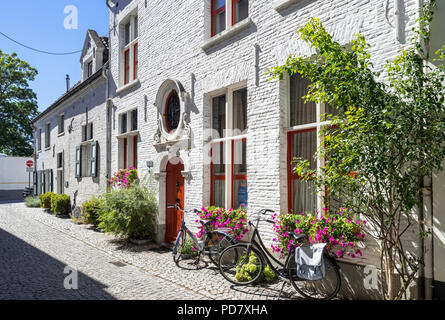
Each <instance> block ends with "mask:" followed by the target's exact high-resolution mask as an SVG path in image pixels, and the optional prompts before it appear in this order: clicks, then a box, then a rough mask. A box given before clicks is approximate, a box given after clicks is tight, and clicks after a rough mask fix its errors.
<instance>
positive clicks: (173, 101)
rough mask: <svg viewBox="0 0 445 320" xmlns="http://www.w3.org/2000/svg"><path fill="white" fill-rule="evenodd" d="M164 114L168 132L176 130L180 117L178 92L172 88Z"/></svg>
mask: <svg viewBox="0 0 445 320" xmlns="http://www.w3.org/2000/svg"><path fill="white" fill-rule="evenodd" d="M165 116H166V124H167V130H168V131H169V132H172V131H174V130H176V129H177V128H178V126H179V120H180V119H181V104H180V101H179V96H178V93H177V92H176V91H175V90H173V91H172V92H171V93H170V95H169V96H168V98H167V103H166V106H165Z"/></svg>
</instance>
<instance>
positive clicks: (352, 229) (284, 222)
mask: <svg viewBox="0 0 445 320" xmlns="http://www.w3.org/2000/svg"><path fill="white" fill-rule="evenodd" d="M344 211H345V209H344V208H341V209H340V211H339V213H338V214H336V215H331V216H329V215H326V210H325V209H322V212H323V213H324V214H325V215H324V216H323V214H321V215H319V216H313V215H311V214H305V213H302V214H283V215H280V216H278V214H276V213H275V214H274V215H273V220H274V221H275V223H274V226H273V228H274V232H276V233H277V235H278V237H276V238H274V239H272V242H273V243H272V245H271V247H272V250H273V252H278V253H280V256H281V257H284V256H286V255H287V254H288V253H289V252H290V250H291V248H292V247H294V248H295V247H297V246H298V244H297V243H295V242H294V240H293V239H292V238H291V236H290V235H289V232H293V233H295V234H299V233H303V234H305V235H306V236H307V237H308V240H309V243H310V244H314V243H327V248H328V250H329V251H330V252H331V253H332V254H333V255H335V256H336V257H337V258H343V257H344V256H345V255H347V256H349V257H351V258H355V257H356V256H357V255H360V256H362V252H361V250H360V249H359V248H358V246H357V243H358V242H359V241H363V240H364V238H365V235H364V234H363V233H362V231H361V226H362V225H365V224H366V221H360V220H358V219H353V218H351V217H348V216H347V215H345V214H344ZM317 213H319V212H318V211H317Z"/></svg>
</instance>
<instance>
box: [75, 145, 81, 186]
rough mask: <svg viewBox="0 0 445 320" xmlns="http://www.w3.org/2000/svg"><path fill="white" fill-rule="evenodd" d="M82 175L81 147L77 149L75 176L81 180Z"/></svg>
mask: <svg viewBox="0 0 445 320" xmlns="http://www.w3.org/2000/svg"><path fill="white" fill-rule="evenodd" d="M81 174H82V148H81V147H80V146H77V147H76V168H75V176H76V178H80V177H81Z"/></svg>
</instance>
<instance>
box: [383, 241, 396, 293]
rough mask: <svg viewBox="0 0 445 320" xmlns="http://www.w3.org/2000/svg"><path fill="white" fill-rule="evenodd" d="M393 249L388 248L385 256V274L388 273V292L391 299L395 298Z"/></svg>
mask: <svg viewBox="0 0 445 320" xmlns="http://www.w3.org/2000/svg"><path fill="white" fill-rule="evenodd" d="M392 251H393V250H390V249H387V250H386V254H385V255H386V257H385V274H386V286H387V294H388V299H389V300H394V298H395V294H394V291H395V290H394V289H395V288H394V272H393V271H394V261H393V259H392V258H393V257H392Z"/></svg>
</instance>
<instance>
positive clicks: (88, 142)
mask: <svg viewBox="0 0 445 320" xmlns="http://www.w3.org/2000/svg"><path fill="white" fill-rule="evenodd" d="M91 142H94V139H89V140H86V141H82V142H81V143H80V144H81V145H86V144H90V143H91Z"/></svg>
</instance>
